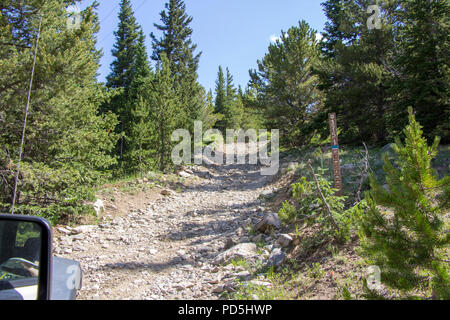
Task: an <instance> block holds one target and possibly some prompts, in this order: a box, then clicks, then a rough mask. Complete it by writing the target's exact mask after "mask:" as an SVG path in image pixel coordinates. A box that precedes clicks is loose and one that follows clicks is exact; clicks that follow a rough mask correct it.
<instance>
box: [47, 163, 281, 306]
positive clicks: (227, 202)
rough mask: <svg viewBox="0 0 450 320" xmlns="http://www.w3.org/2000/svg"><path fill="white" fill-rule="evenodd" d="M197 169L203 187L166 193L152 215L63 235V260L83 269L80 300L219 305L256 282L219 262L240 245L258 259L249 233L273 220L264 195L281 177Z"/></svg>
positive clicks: (244, 169)
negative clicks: (223, 296) (238, 286)
mask: <svg viewBox="0 0 450 320" xmlns="http://www.w3.org/2000/svg"><path fill="white" fill-rule="evenodd" d="M192 171H193V172H192V178H194V177H195V176H197V177H201V178H196V179H198V183H195V184H192V185H191V186H189V187H186V188H185V189H183V190H181V191H180V190H178V192H175V191H172V190H166V192H165V194H166V195H165V196H164V197H161V198H159V199H157V200H156V201H154V202H152V203H150V204H149V205H148V206H147V207H146V208H145V209H139V210H135V211H131V212H129V213H128V214H127V215H125V216H119V217H116V218H114V219H112V220H111V221H106V222H104V223H100V224H99V225H96V226H82V227H78V228H74V229H72V228H67V229H64V228H60V229H59V231H58V233H57V236H55V240H54V242H55V250H54V251H55V255H57V256H61V257H66V258H70V259H75V260H77V261H79V262H80V263H81V266H82V269H83V288H82V289H81V290H80V292H79V296H78V299H81V300H89V299H96V300H102V299H107V300H111V299H118V300H126V299H132V300H142V299H155V300H156V299H158V300H168V299H169V300H173V299H196V300H197V299H198V300H200V299H201V300H207V299H218V298H219V297H220V295H219V294H220V293H221V292H222V291H224V290H226V289H227V287H226V286H227V284H232V283H233V282H234V280H235V279H236V278H239V279H248V278H249V277H250V275H249V274H248V272H247V271H245V269H244V268H242V267H239V266H233V264H229V263H228V264H226V263H225V264H223V263H222V264H219V263H218V262H223V260H226V259H227V257H228V256H227V257H224V254H223V252H225V251H226V250H227V249H229V248H232V247H234V248H236V245H237V244H241V245H243V246H241V247H239V245H238V246H237V250H241V251H242V250H244V251H245V250H247V249H248V250H250V252H251V253H253V254H256V246H255V245H254V244H253V243H252V242H251V239H249V237H250V236H249V234H248V233H247V230H246V227H247V226H249V225H255V224H257V223H258V222H259V221H261V219H262V218H263V217H264V216H265V215H267V213H268V212H267V210H266V208H265V207H264V202H263V200H261V197H260V195H261V194H262V193H264V192H267V184H268V183H269V182H270V180H271V179H272V178H273V177H270V176H262V175H261V174H260V167H259V166H253V165H237V164H234V165H226V164H225V165H215V164H209V165H204V166H198V167H194V168H193V170H192ZM187 179H190V178H187ZM262 236H263V237H266V238H265V240H270V239H268V237H270V236H267V235H262ZM250 238H251V237H250ZM246 246H247V247H246ZM221 253H222V255H220V254H221ZM225 254H226V253H225ZM268 255H270V251H267V252H265V256H264V257H265V258H268ZM219 260H220V261H219ZM228 262H230V261H229V260H228Z"/></svg>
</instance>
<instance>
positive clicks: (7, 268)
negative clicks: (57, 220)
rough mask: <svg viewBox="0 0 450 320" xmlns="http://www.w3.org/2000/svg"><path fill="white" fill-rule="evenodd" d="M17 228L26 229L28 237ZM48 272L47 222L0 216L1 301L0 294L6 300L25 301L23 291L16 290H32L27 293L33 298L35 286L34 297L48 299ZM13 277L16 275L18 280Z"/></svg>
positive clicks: (39, 219)
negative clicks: (25, 288)
mask: <svg viewBox="0 0 450 320" xmlns="http://www.w3.org/2000/svg"><path fill="white" fill-rule="evenodd" d="M19 226H21V228H22V229H23V227H24V226H26V229H29V230H26V232H27V233H28V234H29V235H30V238H26V236H25V237H24V235H23V234H19V231H18V230H19ZM32 236H34V237H32ZM17 245H19V247H17ZM30 257H34V258H30ZM36 258H37V259H38V260H37V261H36ZM33 260H34V261H33ZM2 267H3V268H2ZM51 269H52V228H51V226H50V223H49V222H48V221H47V220H45V219H43V218H38V217H33V216H19V215H10V214H9V215H1V214H0V300H2V292H3V294H4V295H5V298H6V299H7V300H10V299H14V300H16V299H17V300H23V299H27V297H24V294H23V292H19V288H21V287H28V288H32V289H30V290H29V293H31V295H32V294H33V290H34V289H33V287H34V285H36V284H37V288H36V290H37V292H36V294H35V297H34V298H35V299H37V300H50V297H51V292H50V291H51V273H52V270H51ZM14 276H17V279H15V278H14ZM8 279H14V280H8ZM36 280H37V281H36ZM30 281H34V282H32V283H31V282H30ZM28 299H30V298H29V297H28ZM31 299H32V298H31Z"/></svg>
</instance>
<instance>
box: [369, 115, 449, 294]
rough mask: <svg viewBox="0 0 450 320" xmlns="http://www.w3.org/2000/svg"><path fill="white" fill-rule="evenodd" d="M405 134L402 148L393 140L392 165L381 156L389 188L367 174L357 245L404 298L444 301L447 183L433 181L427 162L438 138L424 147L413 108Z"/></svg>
mask: <svg viewBox="0 0 450 320" xmlns="http://www.w3.org/2000/svg"><path fill="white" fill-rule="evenodd" d="M404 133H405V136H406V138H405V142H404V144H402V143H401V141H400V139H399V138H397V141H396V144H395V146H394V150H395V152H396V154H397V156H398V157H397V160H396V161H395V165H393V164H392V163H391V162H390V160H389V158H388V157H387V155H385V156H384V161H385V165H384V170H385V172H386V183H387V186H388V188H387V189H388V190H386V189H385V188H383V187H382V186H381V185H380V184H379V183H378V182H377V181H376V178H375V176H374V175H372V176H371V191H370V192H369V194H368V197H367V199H368V203H369V205H370V209H369V210H368V212H367V214H365V215H363V216H362V223H361V243H362V244H361V245H362V248H363V249H364V251H363V252H364V253H365V254H366V255H367V256H368V257H369V258H370V259H371V260H372V263H373V264H375V265H377V266H378V267H379V268H380V269H381V281H382V282H384V283H385V284H387V285H388V286H390V287H392V288H395V289H399V290H402V291H403V292H404V293H406V294H412V292H413V291H414V290H415V289H422V290H424V289H430V290H432V293H433V296H435V297H437V296H438V297H440V298H442V299H448V298H449V297H450V295H449V291H448V288H449V286H450V279H449V276H448V273H449V271H450V270H449V267H448V262H446V260H447V261H448V245H449V240H450V236H449V234H448V233H446V232H445V230H446V229H448V227H449V225H448V221H446V220H445V215H446V214H448V199H446V197H447V196H448V184H449V183H450V179H449V177H446V178H444V179H443V180H441V181H439V180H437V178H436V176H435V173H434V172H433V170H432V167H431V160H432V159H433V158H434V157H435V156H436V155H437V146H438V144H439V138H436V139H435V142H434V144H433V145H432V146H431V147H429V146H428V145H427V141H426V139H425V138H424V137H423V136H422V130H421V126H420V125H419V123H417V122H416V119H415V116H414V115H413V112H412V109H411V108H410V109H409V125H408V126H407V127H406V128H405V130H404ZM444 187H445V188H446V189H447V191H446V192H445V193H443V192H442V189H443V188H444ZM381 208H385V209H384V210H383V211H381Z"/></svg>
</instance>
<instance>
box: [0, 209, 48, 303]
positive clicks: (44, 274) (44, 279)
mask: <svg viewBox="0 0 450 320" xmlns="http://www.w3.org/2000/svg"><path fill="white" fill-rule="evenodd" d="M2 220H6V221H18V222H32V223H36V224H38V225H40V226H41V230H42V234H41V238H42V241H41V261H40V262H39V279H38V288H39V291H38V296H37V300H50V297H51V292H50V291H51V287H52V286H51V273H52V270H51V269H52V227H51V225H50V223H49V222H48V221H47V220H45V219H43V218H39V217H33V216H21V215H11V214H0V221H2Z"/></svg>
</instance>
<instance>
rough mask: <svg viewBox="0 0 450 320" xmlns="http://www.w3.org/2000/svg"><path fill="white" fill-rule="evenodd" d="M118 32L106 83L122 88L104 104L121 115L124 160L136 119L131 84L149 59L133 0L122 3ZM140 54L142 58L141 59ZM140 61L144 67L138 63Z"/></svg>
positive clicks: (119, 130) (119, 151)
mask: <svg viewBox="0 0 450 320" xmlns="http://www.w3.org/2000/svg"><path fill="white" fill-rule="evenodd" d="M114 35H115V36H116V43H115V44H114V48H113V50H112V55H113V57H114V61H113V62H112V63H111V73H110V74H109V75H108V77H107V83H106V85H107V87H108V88H111V89H119V90H120V93H119V94H118V95H116V96H115V97H114V98H113V99H112V101H111V103H110V104H108V105H106V106H104V109H105V110H106V111H112V112H113V113H115V114H116V115H117V116H118V118H119V126H118V127H117V129H116V132H117V133H120V134H122V137H121V139H120V142H119V145H118V154H119V156H120V159H121V160H123V158H124V155H125V153H126V151H127V148H126V146H125V141H126V136H127V135H129V134H130V124H131V120H132V110H133V103H132V102H133V100H132V96H131V92H130V91H131V86H132V83H133V80H134V78H135V77H137V76H139V75H140V73H146V72H147V70H145V69H146V67H145V65H144V63H145V62H144V61H142V60H143V57H144V54H145V53H144V52H142V50H144V49H143V47H142V44H143V35H142V31H141V28H140V26H139V25H138V24H137V22H136V19H135V17H134V13H133V10H132V7H131V3H130V0H122V1H121V3H120V12H119V25H118V29H117V31H115V32H114ZM139 55H140V59H141V61H138V60H137V59H138V57H139ZM138 63H140V66H138V65H137V64H138ZM138 69H139V70H138ZM130 102H131V103H130Z"/></svg>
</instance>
